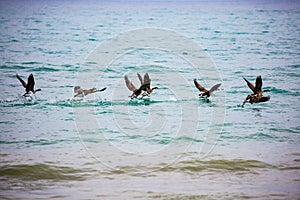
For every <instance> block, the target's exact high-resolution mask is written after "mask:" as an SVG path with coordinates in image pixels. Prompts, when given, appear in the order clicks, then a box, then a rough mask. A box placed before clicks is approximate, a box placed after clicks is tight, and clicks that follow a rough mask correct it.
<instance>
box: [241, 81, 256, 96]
mask: <svg viewBox="0 0 300 200" xmlns="http://www.w3.org/2000/svg"><path fill="white" fill-rule="evenodd" d="M243 79H244V80H245V81H246V82H247V85H248V87H249V88H250V89H251V90H252V91H253V92H254V93H255V87H254V85H253V84H252V83H250V82H249V81H248V80H247V79H246V78H245V77H243Z"/></svg>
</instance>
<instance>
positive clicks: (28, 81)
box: [16, 74, 42, 96]
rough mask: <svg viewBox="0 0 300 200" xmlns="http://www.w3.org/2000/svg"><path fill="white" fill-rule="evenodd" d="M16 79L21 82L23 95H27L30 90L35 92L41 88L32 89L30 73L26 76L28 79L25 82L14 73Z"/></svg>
mask: <svg viewBox="0 0 300 200" xmlns="http://www.w3.org/2000/svg"><path fill="white" fill-rule="evenodd" d="M16 77H17V79H18V80H19V81H20V82H21V83H22V85H23V87H24V88H25V91H26V93H25V94H24V95H23V96H27V95H29V92H32V93H33V94H35V93H36V92H38V91H42V90H41V89H37V90H35V89H34V84H35V82H34V77H33V75H32V74H30V75H29V76H28V80H27V83H26V82H25V81H24V80H23V79H22V78H21V77H20V76H19V75H18V74H16Z"/></svg>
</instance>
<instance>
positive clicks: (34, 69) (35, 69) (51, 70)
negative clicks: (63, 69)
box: [31, 67, 60, 72]
mask: <svg viewBox="0 0 300 200" xmlns="http://www.w3.org/2000/svg"><path fill="white" fill-rule="evenodd" d="M31 71H34V72H57V71H60V70H59V69H55V68H50V67H36V68H33V69H32V70H31Z"/></svg>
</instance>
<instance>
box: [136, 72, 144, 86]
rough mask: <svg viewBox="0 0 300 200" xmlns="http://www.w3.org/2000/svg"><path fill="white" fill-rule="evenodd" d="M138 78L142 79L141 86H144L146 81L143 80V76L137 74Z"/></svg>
mask: <svg viewBox="0 0 300 200" xmlns="http://www.w3.org/2000/svg"><path fill="white" fill-rule="evenodd" d="M137 76H138V77H139V79H140V82H141V85H143V84H144V80H143V78H142V76H141V75H140V74H139V73H137Z"/></svg>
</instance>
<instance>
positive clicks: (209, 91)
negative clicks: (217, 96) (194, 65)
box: [194, 79, 221, 98]
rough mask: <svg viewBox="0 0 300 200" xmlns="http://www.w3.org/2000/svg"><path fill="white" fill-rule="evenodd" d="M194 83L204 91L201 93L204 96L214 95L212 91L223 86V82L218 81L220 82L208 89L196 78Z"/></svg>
mask: <svg viewBox="0 0 300 200" xmlns="http://www.w3.org/2000/svg"><path fill="white" fill-rule="evenodd" d="M194 84H195V86H196V88H198V90H199V91H200V92H202V93H200V94H199V96H200V97H204V98H208V97H210V96H211V95H212V93H213V92H214V91H216V90H217V89H218V88H219V87H220V86H221V83H218V84H216V85H214V86H212V88H210V90H207V89H205V88H204V87H203V86H202V85H200V84H199V83H198V82H197V80H196V79H194Z"/></svg>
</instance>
